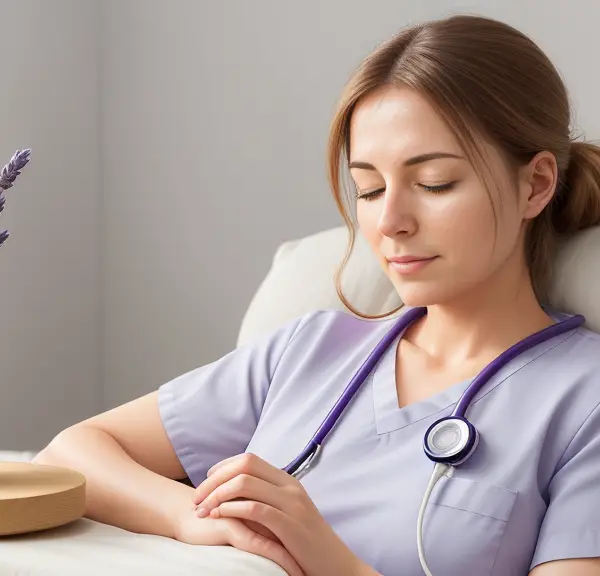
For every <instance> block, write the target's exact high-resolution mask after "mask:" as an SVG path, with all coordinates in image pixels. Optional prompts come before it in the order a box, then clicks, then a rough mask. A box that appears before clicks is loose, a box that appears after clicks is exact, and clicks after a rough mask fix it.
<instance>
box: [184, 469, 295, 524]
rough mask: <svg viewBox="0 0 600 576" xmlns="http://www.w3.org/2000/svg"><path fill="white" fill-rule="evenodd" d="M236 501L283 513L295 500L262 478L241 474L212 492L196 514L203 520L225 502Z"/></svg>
mask: <svg viewBox="0 0 600 576" xmlns="http://www.w3.org/2000/svg"><path fill="white" fill-rule="evenodd" d="M236 499H244V500H254V501H256V502H262V503H263V504H268V505H269V506H272V507H273V508H277V509H278V510H281V511H286V508H289V506H290V504H293V503H294V500H295V499H294V497H293V495H292V494H290V493H289V492H285V491H284V490H283V489H281V488H277V487H275V486H273V485H272V484H269V483H268V482H265V481H264V480H261V479H260V478H256V477H254V476H248V475H246V474H240V475H239V476H236V477H235V478H232V479H231V480H229V481H228V482H225V484H221V485H220V486H218V487H217V488H216V489H215V490H214V491H213V492H211V493H210V494H209V495H208V496H207V497H206V498H205V499H204V500H203V501H202V503H201V504H200V505H199V506H198V509H197V511H196V514H197V515H198V517H200V518H203V517H205V516H208V515H209V514H210V511H211V510H212V509H213V508H216V507H217V506H219V505H220V504H222V503H223V502H229V501H232V500H236Z"/></svg>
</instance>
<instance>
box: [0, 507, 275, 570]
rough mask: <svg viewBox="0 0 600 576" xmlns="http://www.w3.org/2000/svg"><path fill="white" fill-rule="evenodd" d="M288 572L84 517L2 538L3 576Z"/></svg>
mask: <svg viewBox="0 0 600 576" xmlns="http://www.w3.org/2000/svg"><path fill="white" fill-rule="evenodd" d="M75 574H76V575H84V574H85V576H100V575H102V576H106V575H110V576H117V575H118V576H121V575H127V576H136V575H138V574H139V575H144V576H158V575H160V576H166V575H169V576H170V575H174V576H175V575H178V574H182V575H183V574H185V575H194V576H228V575H231V576H286V572H285V571H284V570H282V569H281V568H280V567H279V566H277V565H276V564H274V563H273V562H271V561H270V560H267V559H266V558H261V557H260V556H254V555H252V554H248V553H246V552H242V551H240V550H236V549H235V548H231V547H228V546H227V547H226V546H214V547H213V546H191V545H189V544H182V543H181V542H177V541H175V540H172V539H170V538H164V537H161V536H150V535H142V534H134V533H132V532H127V531H125V530H121V529H120V528H115V527H113V526H107V525H105V524H100V523H98V522H94V521H92V520H88V519H86V518H84V519H82V520H78V521H77V522H74V523H72V524H70V525H67V526H62V527H60V528H55V529H53V530H47V531H45V532H39V533H37V534H29V535H25V536H13V537H10V538H0V575H1V576H42V575H43V576H52V575H60V576H71V575H75Z"/></svg>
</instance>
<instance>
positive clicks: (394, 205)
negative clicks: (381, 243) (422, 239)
mask: <svg viewBox="0 0 600 576" xmlns="http://www.w3.org/2000/svg"><path fill="white" fill-rule="evenodd" d="M377 227H378V229H379V232H381V234H383V235H384V236H387V237H388V238H395V237H397V236H399V235H404V236H412V235H413V234H415V232H416V231H417V229H418V224H417V218H416V216H415V211H414V206H413V205H412V201H411V194H410V191H406V190H401V189H400V188H394V187H391V186H388V187H387V189H386V193H385V195H384V199H383V208H382V211H381V214H380V216H379V221H378V223H377Z"/></svg>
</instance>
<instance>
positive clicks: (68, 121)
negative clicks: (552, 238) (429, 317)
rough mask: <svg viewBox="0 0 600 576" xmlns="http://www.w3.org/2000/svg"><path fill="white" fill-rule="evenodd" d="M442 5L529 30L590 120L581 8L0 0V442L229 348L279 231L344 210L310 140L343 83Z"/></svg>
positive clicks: (133, 392)
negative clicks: (370, 55) (27, 152)
mask: <svg viewBox="0 0 600 576" xmlns="http://www.w3.org/2000/svg"><path fill="white" fill-rule="evenodd" d="M96 11H98V14H97V13H96ZM455 11H467V12H478V13H483V14H487V15H491V16H495V17H498V18H500V19H504V20H506V21H508V22H510V23H513V24H515V25H517V26H518V27H520V28H521V29H523V30H524V31H525V32H527V33H529V34H531V35H532V36H533V37H534V38H535V39H536V40H538V41H539V43H540V44H541V45H542V47H543V48H545V49H546V51H547V52H548V53H549V55H550V56H551V57H552V58H553V60H554V61H555V62H556V64H557V65H558V67H559V68H560V70H561V71H562V73H563V75H564V76H565V78H566V80H567V82H568V84H569V86H570V88H571V91H572V95H573V100H574V103H575V104H576V106H577V108H578V110H579V114H578V118H579V121H580V124H581V125H582V126H583V127H584V128H585V129H586V131H587V133H588V134H589V135H592V136H597V135H598V134H600V114H598V112H597V101H598V96H599V94H600V86H599V81H598V79H597V75H595V74H594V73H593V70H591V69H590V66H593V55H594V54H596V52H597V40H596V22H597V20H598V17H600V4H598V3H597V2H594V1H587V2H586V1H584V0H581V1H579V2H577V1H576V2H571V3H566V2H561V1H559V0H557V1H555V2H552V3H549V2H547V0H546V1H542V0H528V1H527V2H523V1H522V0H520V1H518V2H517V1H514V0H511V1H507V0H502V1H500V0H494V1H485V0H480V1H478V2H470V3H465V2H453V1H451V0H431V1H429V2H415V1H412V0H378V1H377V2H373V3H368V2H365V1H364V0H360V1H359V0H327V1H322V0H304V1H303V2H282V1H281V0H252V1H250V0H227V1H216V0H170V1H167V0H98V1H97V2H93V1H91V0H90V1H89V2H86V1H84V0H71V1H68V0H52V1H51V2H48V1H45V0H39V1H34V0H29V1H27V0H26V1H24V2H17V1H16V0H15V1H10V0H0V17H2V19H3V21H6V20H7V19H8V21H10V26H3V34H2V35H1V36H0V43H1V44H0V45H1V47H2V51H1V52H0V54H2V56H3V57H4V66H3V71H4V75H5V77H6V78H9V79H10V80H11V82H10V83H8V84H6V83H4V86H3V88H4V90H3V91H2V92H1V93H0V98H1V99H3V100H2V101H1V104H2V105H1V106H0V114H1V115H2V120H3V124H2V128H3V130H2V131H1V132H0V152H1V153H2V154H3V155H4V156H8V155H10V153H11V152H12V149H13V148H14V147H15V146H21V145H32V146H33V147H34V153H35V156H34V161H32V165H31V169H30V170H28V174H27V176H26V177H24V178H23V181H22V183H21V185H20V186H19V188H18V189H16V190H15V193H14V194H11V195H10V198H9V204H8V206H7V210H6V213H5V215H3V218H2V219H1V220H0V224H2V225H3V226H8V227H10V228H11V231H12V232H13V237H12V238H11V240H10V241H9V243H8V244H7V246H6V247H5V248H4V250H3V251H2V253H1V254H0V258H1V259H2V263H1V266H2V274H0V282H1V284H0V294H2V296H3V304H4V313H3V330H2V332H1V333H0V334H1V336H0V337H1V338H2V341H1V343H0V370H1V373H0V374H1V382H2V388H1V390H2V402H1V404H0V448H17V447H24V448H29V447H37V446H39V445H40V444H41V443H42V442H43V441H46V440H47V439H48V436H49V435H50V434H53V433H55V432H57V431H58V430H59V429H60V428H62V427H64V426H66V425H68V424H70V423H72V422H74V421H77V420H79V419H81V418H83V417H85V416H86V415H87V414H89V413H90V412H93V411H99V410H102V409H104V408H109V407H112V406H115V405H117V404H119V403H121V402H124V401H127V400H130V399H132V398H134V397H136V396H138V395H140V394H144V393H146V392H148V391H150V390H152V389H154V388H156V387H157V386H158V385H159V384H160V383H162V382H163V381H165V380H167V379H169V378H171V377H173V376H175V375H177V374H179V373H181V372H183V371H185V370H188V369H191V368H193V367H195V366H197V365H200V364H203V363H205V362H208V361H211V360H213V359H215V358H217V357H218V356H220V355H221V354H223V353H225V352H227V351H228V350H229V349H230V348H231V347H233V346H234V344H235V337H236V332H237V329H238V326H239V322H240V320H241V318H242V315H243V313H244V310H245V308H246V306H247V305H248V303H249V301H250V299H251V297H252V294H253V293H254V291H255V290H256V288H257V286H258V284H259V282H260V280H261V279H262V278H263V276H264V274H265V273H266V271H267V270H268V267H269V264H270V259H271V257H272V254H273V252H274V250H275V248H276V247H277V245H278V244H279V243H280V242H282V241H284V240H286V239H288V238H295V237H299V236H303V235H306V234H309V233H312V232H316V231H318V230H321V229H323V228H327V227H330V226H335V225H337V224H338V223H339V222H340V220H339V217H338V215H337V213H336V211H335V208H334V204H333V202H332V200H331V198H330V196H329V192H328V187H327V181H326V174H325V158H324V154H325V143H326V136H327V128H328V124H329V120H330V118H331V113H332V110H333V107H334V104H335V101H336V99H337V97H338V95H339V92H340V89H341V87H342V85H343V83H344V81H345V79H346V78H347V76H348V75H349V73H350V72H351V70H352V69H353V68H354V67H355V66H356V64H357V63H358V61H359V60H360V58H361V57H362V56H363V55H365V54H366V53H367V52H368V51H369V50H370V49H371V48H372V47H374V46H375V44H377V43H378V42H379V41H381V40H383V39H384V38H386V37H387V36H389V35H390V34H392V33H393V32H394V31H395V30H396V29H397V28H399V27H401V26H404V25H405V24H408V23H411V22H415V21H418V20H422V19H424V18H430V17H437V16H440V15H445V14H448V13H450V12H455ZM17 49H18V50H19V55H18V56H17V55H16V51H17ZM99 151H100V154H99ZM67 166H69V170H67ZM73 166H74V167H73ZM67 173H68V174H69V175H68V177H67V176H66V174H67Z"/></svg>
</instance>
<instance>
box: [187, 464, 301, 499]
mask: <svg viewBox="0 0 600 576" xmlns="http://www.w3.org/2000/svg"><path fill="white" fill-rule="evenodd" d="M216 466H218V467H215V466H213V468H212V470H213V472H212V473H211V475H210V476H209V477H208V478H207V479H206V480H204V482H202V483H201V484H200V485H199V486H198V487H197V488H196V490H195V492H194V495H193V497H192V500H193V501H194V504H199V503H200V502H202V501H203V500H204V499H205V498H206V497H207V496H208V495H209V494H210V493H211V492H213V491H214V490H215V489H216V488H217V486H219V485H220V484H223V483H225V482H228V481H229V480H231V479H233V478H235V477H236V476H238V475H240V474H247V475H249V476H256V477H257V478H261V479H262V480H265V481H266V482H269V483H271V484H273V485H274V486H286V485H290V484H292V483H294V482H297V480H295V479H294V478H292V477H291V476H290V475H289V474H288V473H287V472H284V471H283V470H280V469H279V468H275V467H274V466H271V464H269V463H268V462H265V461H264V460H262V459H261V458H259V457H258V456H255V455H254V454H242V455H241V456H234V457H233V458H231V459H229V462H227V461H225V460H224V461H223V462H222V463H219V464H218V465H216Z"/></svg>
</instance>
